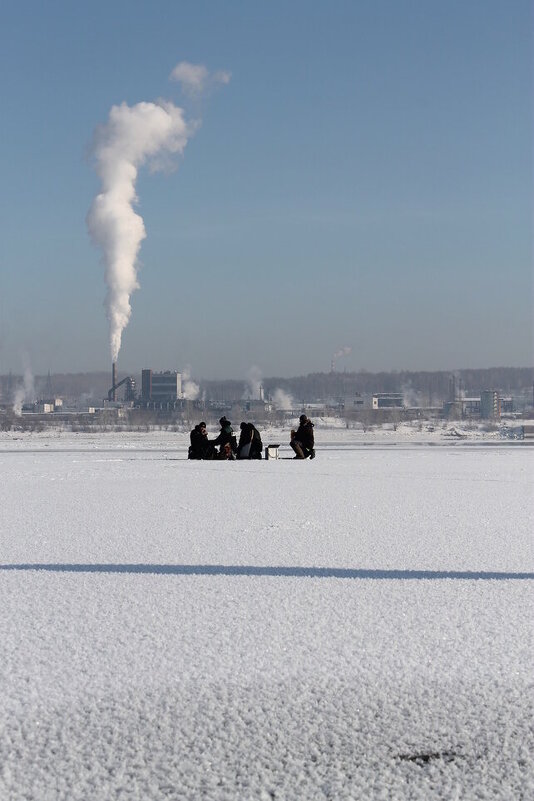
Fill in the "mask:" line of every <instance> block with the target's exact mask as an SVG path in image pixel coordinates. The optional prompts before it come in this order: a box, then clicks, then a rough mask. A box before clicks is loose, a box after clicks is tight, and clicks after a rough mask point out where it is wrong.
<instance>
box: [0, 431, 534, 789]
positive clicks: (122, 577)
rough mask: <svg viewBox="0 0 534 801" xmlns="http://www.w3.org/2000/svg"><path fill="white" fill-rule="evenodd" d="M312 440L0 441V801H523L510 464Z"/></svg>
mask: <svg viewBox="0 0 534 801" xmlns="http://www.w3.org/2000/svg"><path fill="white" fill-rule="evenodd" d="M324 439H325V440H328V435H327V434H326V433H325V435H324ZM331 439H332V442H331V445H330V446H329V447H323V449H322V450H321V449H320V448H319V449H318V455H317V458H316V459H315V460H314V461H312V462H293V461H291V464H290V462H289V460H278V461H274V460H272V461H261V462H233V463H229V462H224V463H215V462H188V461H187V460H186V459H185V452H186V451H185V438H184V437H183V436H182V437H181V438H180V436H179V437H175V436H174V435H171V434H169V435H167V436H166V437H165V436H161V437H160V438H158V437H150V436H149V435H147V438H145V439H144V438H143V436H141V435H135V436H133V435H132V436H131V437H129V436H128V435H120V436H119V435H117V436H114V435H109V436H100V437H99V436H95V435H92V436H91V438H90V439H89V438H87V437H85V438H84V437H83V436H76V435H69V436H63V437H62V438H60V439H59V440H58V442H57V443H55V441H54V439H53V438H51V437H48V439H47V438H46V437H42V438H37V440H36V439H35V438H33V439H31V438H22V439H17V438H13V437H11V438H9V440H8V439H6V438H4V439H3V441H2V442H0V465H1V471H2V481H1V483H0V515H1V525H0V546H1V560H0V561H1V565H0V603H1V608H2V616H1V618H0V688H1V693H2V694H1V698H2V703H1V705H0V798H2V799H6V801H19V800H20V801H22V799H36V801H58V800H59V799H65V801H67V799H68V801H78V799H79V800H80V801H82V799H83V801H87V799H95V801H96V800H98V801H104V800H105V799H128V800H129V799H139V800H140V801H141V799H142V800H143V801H159V800H160V799H209V800H210V801H211V800H212V799H213V801H224V800H226V799H228V800H229V799H232V800H233V799H296V798H302V799H307V800H310V801H311V800H313V799H379V798H394V799H422V800H423V799H424V800H425V801H428V800H429V799H454V798H457V799H471V798H477V799H499V801H502V799H514V801H515V800H516V799H530V798H532V797H534V768H533V758H532V755H533V754H534V735H533V728H532V720H533V711H534V704H533V701H534V695H533V671H532V665H533V657H534V644H533V639H534V638H533V635H534V622H533V621H534V616H533V614H532V611H533V598H534V544H533V535H532V532H533V531H534V497H533V485H532V474H533V467H534V465H533V462H534V450H533V449H532V448H528V447H521V446H517V445H516V446H515V447H514V445H513V444H510V445H509V446H505V447H503V446H500V447H497V446H496V447H484V448H479V447H473V446H471V447H462V446H458V445H457V446H455V447H452V446H451V447H439V448H432V447H425V446H423V445H411V446H409V447H407V446H401V447H392V448H377V447H376V446H375V447H361V445H360V447H354V448H351V447H346V446H345V447H342V446H343V443H344V442H345V443H350V442H351V439H350V432H346V433H345V434H344V433H343V432H336V436H335V437H332V438H331ZM36 441H37V443H38V445H37V446H35V442H36ZM353 444H354V443H353ZM36 447H37V450H38V451H39V452H35V449H36ZM283 455H289V452H288V451H285V452H284V453H283Z"/></svg>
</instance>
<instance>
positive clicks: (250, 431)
mask: <svg viewBox="0 0 534 801" xmlns="http://www.w3.org/2000/svg"><path fill="white" fill-rule="evenodd" d="M240 428H241V434H240V436H239V443H238V446H237V458H238V459H261V455H262V452H263V443H262V441H261V436H260V432H259V431H258V429H257V428H256V426H254V425H253V424H252V423H241V426H240Z"/></svg>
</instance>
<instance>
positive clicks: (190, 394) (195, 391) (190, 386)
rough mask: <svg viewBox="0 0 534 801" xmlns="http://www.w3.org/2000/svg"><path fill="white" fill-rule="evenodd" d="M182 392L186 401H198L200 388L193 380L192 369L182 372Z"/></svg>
mask: <svg viewBox="0 0 534 801" xmlns="http://www.w3.org/2000/svg"><path fill="white" fill-rule="evenodd" d="M182 392H183V395H184V398H185V399H186V400H196V399H197V398H198V396H199V395H200V387H199V385H198V384H197V383H196V381H193V380H192V378H191V368H190V367H186V368H185V370H183V372H182Z"/></svg>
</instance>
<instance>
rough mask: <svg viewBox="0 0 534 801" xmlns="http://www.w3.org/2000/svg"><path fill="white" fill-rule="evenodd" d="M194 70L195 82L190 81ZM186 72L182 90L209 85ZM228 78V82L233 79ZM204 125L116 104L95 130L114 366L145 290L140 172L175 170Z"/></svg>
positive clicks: (96, 236) (199, 73)
mask: <svg viewBox="0 0 534 801" xmlns="http://www.w3.org/2000/svg"><path fill="white" fill-rule="evenodd" d="M178 66H180V65H178ZM176 69H177V68H176ZM188 70H189V74H190V78H189V82H188V81H187V80H186V77H184V76H185V74H186V73H187V71H188ZM173 72H174V71H173ZM181 73H182V78H175V80H180V81H181V82H182V86H190V85H193V84H194V85H196V86H197V91H202V87H203V85H205V84H207V83H208V82H209V76H210V73H209V72H208V70H207V68H206V67H204V66H202V65H193V64H187V63H186V62H182V64H181ZM224 74H225V75H226V76H227V80H226V81H225V82H226V83H227V82H228V81H229V80H230V76H229V74H227V73H224ZM215 75H217V73H215ZM191 76H193V77H191ZM194 76H196V78H195V77H194ZM218 82H219V83H220V82H223V81H221V80H219V81H218ZM198 125H199V123H198V122H192V123H189V122H187V121H186V119H185V116H184V111H183V109H181V108H179V107H178V106H175V105H174V104H173V103H172V102H169V101H164V100H159V101H157V102H155V103H151V102H141V103H137V104H136V105H134V106H128V105H127V104H126V103H121V104H120V105H118V106H112V108H111V110H110V112H109V118H108V121H107V122H106V123H105V124H103V125H99V126H98V127H97V128H96V130H95V133H94V137H93V144H92V152H93V155H94V160H95V170H96V172H97V174H98V177H99V178H100V182H101V191H100V192H99V194H98V195H97V196H96V197H95V199H94V201H93V203H92V205H91V208H90V209H89V212H88V214H87V227H88V230H89V234H90V236H91V239H92V240H93V242H94V243H95V245H97V246H98V247H99V248H101V250H102V254H103V262H104V266H105V280H106V285H107V294H106V300H105V307H106V311H107V317H108V321H109V336H110V349H111V360H112V361H113V362H115V361H117V357H118V355H119V351H120V347H121V340H122V333H123V331H124V329H125V328H126V326H127V325H128V321H129V319H130V315H131V312H132V309H131V306H130V296H131V294H132V292H133V291H134V290H135V289H138V288H139V283H138V281H137V257H138V254H139V249H140V247H141V242H142V241H143V239H145V237H146V231H145V226H144V222H143V218H142V217H141V216H140V215H139V214H137V212H136V211H135V206H136V204H137V202H138V198H137V194H136V190H135V187H136V181H137V176H138V172H139V169H140V168H141V167H142V166H144V165H145V164H147V163H148V165H149V167H150V169H151V171H153V172H154V171H156V170H161V169H164V168H169V167H171V166H173V162H172V157H173V156H176V155H178V156H180V155H182V154H183V152H184V148H185V146H186V144H187V142H188V140H189V138H190V137H191V136H192V134H193V133H194V132H195V131H196V130H197V128H198Z"/></svg>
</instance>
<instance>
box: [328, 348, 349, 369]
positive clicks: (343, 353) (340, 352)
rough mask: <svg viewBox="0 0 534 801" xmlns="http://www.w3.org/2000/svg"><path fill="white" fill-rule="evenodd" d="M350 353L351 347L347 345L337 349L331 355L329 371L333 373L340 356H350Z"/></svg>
mask: <svg viewBox="0 0 534 801" xmlns="http://www.w3.org/2000/svg"><path fill="white" fill-rule="evenodd" d="M351 353H352V348H351V347H349V345H345V346H344V347H342V348H340V349H339V350H337V351H336V352H335V353H334V355H333V356H332V361H331V362H330V371H331V372H332V373H333V372H334V370H335V369H336V362H337V360H338V359H341V357H342V356H350V354H351Z"/></svg>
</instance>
